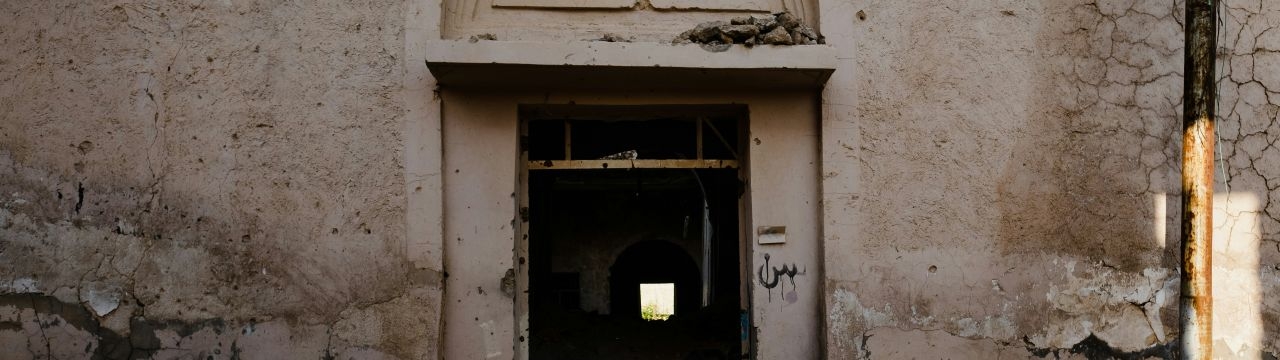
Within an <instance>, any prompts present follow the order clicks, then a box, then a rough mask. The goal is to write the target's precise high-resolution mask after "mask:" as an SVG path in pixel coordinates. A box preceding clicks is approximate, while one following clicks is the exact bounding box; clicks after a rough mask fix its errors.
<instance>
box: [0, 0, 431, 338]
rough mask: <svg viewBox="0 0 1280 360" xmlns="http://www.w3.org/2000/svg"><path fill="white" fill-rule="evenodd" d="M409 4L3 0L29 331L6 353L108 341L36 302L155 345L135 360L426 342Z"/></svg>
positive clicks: (1, 203) (17, 293) (2, 52)
mask: <svg viewBox="0 0 1280 360" xmlns="http://www.w3.org/2000/svg"><path fill="white" fill-rule="evenodd" d="M405 7H406V6H405V4H403V3H402V2H398V1H357V2H347V1H343V2H325V3H275V2H256V1H200V2H196V1H190V2H188V1H178V2H172V1H154V2H144V1H136V2H124V1H117V2H94V3H91V4H89V3H79V2H4V3H3V4H0V14H3V15H0V16H2V17H3V19H4V20H3V21H0V34H3V35H2V36H0V83H3V86H0V194H3V195H0V238H3V241H2V242H0V264H4V265H3V266H0V293H4V294H5V295H0V296H3V297H4V298H5V299H6V301H5V303H4V304H5V306H3V307H0V311H2V312H3V314H16V315H3V316H5V318H4V321H5V322H4V324H5V325H6V326H8V325H12V326H22V328H23V329H24V331H23V332H21V333H19V334H11V333H6V335H5V336H3V337H0V340H2V341H4V343H3V345H0V347H5V348H12V349H19V350H21V349H28V350H30V351H32V354H31V355H32V356H34V357H42V356H44V352H45V351H47V350H53V351H55V352H57V351H66V349H60V348H58V347H59V346H61V345H62V341H58V340H56V339H55V338H53V337H50V336H49V334H48V333H49V332H50V331H52V330H56V329H68V330H67V332H66V333H67V334H66V335H65V336H69V337H75V338H77V339H79V340H77V341H86V342H87V343H88V345H86V346H82V347H76V348H75V349H73V350H74V351H75V352H74V353H75V354H81V355H76V356H82V354H83V353H84V352H94V351H100V350H102V348H103V345H104V344H102V343H99V342H98V341H97V340H94V339H92V338H88V339H86V338H85V336H86V334H85V333H77V332H75V331H72V330H73V329H70V328H68V326H66V325H58V324H60V323H61V324H66V320H65V319H64V320H62V321H59V320H57V319H56V318H57V317H58V316H59V315H57V314H50V313H40V312H38V311H37V312H35V313H33V312H32V311H31V309H32V308H38V307H34V306H35V305H28V303H30V304H36V302H34V301H27V302H24V301H20V300H22V299H24V298H25V297H35V296H45V295H48V296H52V297H53V298H54V299H56V302H60V303H62V304H65V306H77V305H79V304H85V305H86V308H88V309H91V310H92V311H95V312H96V313H95V314H93V316H91V317H89V320H87V321H88V323H92V324H93V325H94V327H95V328H96V326H97V325H100V326H101V327H102V328H101V329H100V330H99V331H101V332H107V331H110V332H114V333H115V334H118V335H119V336H123V337H125V338H126V339H128V338H129V336H131V335H133V336H137V335H138V334H139V333H140V332H145V333H147V334H148V335H149V336H151V337H158V340H156V342H154V343H143V344H139V343H138V342H136V341H135V342H133V343H132V346H131V347H132V348H133V350H134V351H135V352H134V353H135V354H138V353H139V352H143V353H145V351H158V352H156V353H155V355H156V356H157V357H171V356H178V355H183V356H186V355H200V357H203V356H204V355H207V354H209V355H211V354H217V353H221V354H224V355H225V354H232V353H235V352H240V353H244V354H252V353H260V354H265V353H270V352H281V351H283V353H288V354H295V356H298V357H309V358H314V357H317V356H321V355H326V354H332V355H340V354H347V353H361V354H365V355H369V354H383V355H388V356H396V357H416V356H420V355H422V354H427V353H429V352H431V351H433V350H432V349H433V348H434V347H435V346H437V344H436V343H435V342H434V341H432V339H431V338H429V337H427V336H426V335H427V334H429V333H434V326H433V324H435V322H434V319H435V317H436V308H435V307H434V306H431V304H432V301H431V300H430V299H427V298H426V297H431V296H434V295H431V292H429V291H427V292H423V291H418V290H416V288H415V287H412V286H410V284H409V279H410V275H411V271H410V269H411V267H410V266H409V264H408V262H407V261H406V258H405V251H404V249H403V248H404V246H405V221H404V206H405V205H404V204H405V195H404V194H403V189H404V188H405V187H404V185H403V181H404V177H403V174H402V169H401V164H400V161H401V160H400V158H401V154H400V153H401V145H400V144H401V138H400V134H399V132H400V130H401V128H402V124H401V118H402V116H401V114H402V109H401V99H400V97H399V89H400V88H401V77H402V72H403V70H402V65H401V59H400V58H401V57H402V52H403V48H404V43H403V38H402V36H403V31H404V29H403V23H402V21H403V19H404V15H403V12H404V10H405ZM28 294H29V295H28ZM10 300H11V301H10ZM48 301H55V300H48ZM428 320H431V321H428ZM36 321H39V322H40V323H41V324H42V326H40V327H30V324H31V323H33V322H36ZM162 325H163V326H162ZM175 327H184V328H187V329H188V330H184V331H179V332H177V333H174V332H173V331H171V330H170V331H167V332H166V331H164V330H161V329H173V328H175ZM7 328H9V327H6V329H7ZM33 329H35V330H33ZM39 329H43V331H36V330H39ZM76 329H79V330H82V331H83V330H84V329H85V328H84V327H78V328H76ZM150 334H154V335H150ZM24 343H25V344H24ZM128 344H129V343H128V342H126V345H128ZM253 344H257V345H253ZM11 346H12V347H11ZM129 348H130V346H126V347H125V348H124V351H126V353H127V351H128V350H129ZM184 349H190V350H189V351H187V352H185V353H184V351H186V350H184ZM117 354H118V353H117Z"/></svg>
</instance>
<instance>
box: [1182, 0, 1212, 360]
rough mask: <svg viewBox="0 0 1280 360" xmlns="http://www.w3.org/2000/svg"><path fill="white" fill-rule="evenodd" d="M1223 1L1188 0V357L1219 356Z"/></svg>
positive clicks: (1185, 356)
mask: <svg viewBox="0 0 1280 360" xmlns="http://www.w3.org/2000/svg"><path fill="white" fill-rule="evenodd" d="M1217 18H1218V4H1217V2H1216V1H1214V0H1187V18H1186V36H1187V39H1186V59H1185V66H1186V68H1185V71H1184V72H1183V73H1184V74H1185V76H1184V78H1183V93H1182V299H1181V300H1182V301H1181V304H1180V309H1179V311H1180V315H1181V316H1180V319H1179V323H1180V325H1181V328H1182V331H1181V333H1182V336H1181V341H1182V344H1181V345H1182V347H1181V353H1182V358H1183V359H1197V360H1207V359H1210V358H1212V357H1213V331H1212V327H1213V322H1212V319H1213V278H1212V276H1213V271H1212V265H1213V262H1212V255H1213V221H1212V219H1213V146H1214V144H1213V143H1214V138H1215V136H1214V132H1213V122H1214V112H1215V109H1214V102H1215V100H1216V98H1217V84H1216V83H1215V81H1216V80H1217V79H1215V71H1214V61H1215V60H1216V59H1217V56H1216V52H1217V49H1218V44H1217V38H1218V36H1217V35H1218V28H1217V23H1216V21H1217Z"/></svg>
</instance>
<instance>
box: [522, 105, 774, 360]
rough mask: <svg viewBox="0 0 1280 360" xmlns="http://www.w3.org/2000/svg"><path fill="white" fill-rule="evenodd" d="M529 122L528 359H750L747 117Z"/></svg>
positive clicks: (617, 114)
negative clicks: (746, 266) (745, 167)
mask: <svg viewBox="0 0 1280 360" xmlns="http://www.w3.org/2000/svg"><path fill="white" fill-rule="evenodd" d="M521 113H522V117H523V119H522V120H523V123H522V131H523V134H524V137H523V138H522V144H523V145H524V146H523V154H522V155H523V157H524V160H525V161H524V163H525V164H524V165H525V171H523V172H522V174H524V175H525V177H524V178H523V179H524V180H525V181H522V187H523V189H524V195H525V196H524V197H523V199H522V201H523V202H524V204H522V206H527V211H526V210H522V213H524V214H527V218H526V219H527V220H528V221H527V222H524V226H523V228H522V231H523V232H524V234H527V235H528V237H527V238H524V237H521V238H522V239H524V240H522V243H521V244H520V246H521V248H522V249H526V251H527V252H526V254H527V257H528V264H527V266H525V267H523V269H527V270H525V271H527V274H524V275H525V276H527V281H528V292H527V296H526V297H524V298H525V299H526V300H527V301H528V304H527V306H528V307H527V315H528V320H529V322H528V335H529V342H528V349H529V350H528V351H529V358H530V359H604V358H609V359H738V358H741V357H742V355H743V354H744V353H745V346H744V340H745V339H746V336H744V334H745V331H744V326H746V325H747V324H745V322H744V321H743V320H742V319H744V318H746V314H748V313H749V307H750V306H749V303H748V302H747V301H745V299H746V298H747V297H746V296H745V292H746V288H745V287H744V281H743V280H742V274H744V268H742V266H741V264H743V263H744V262H745V261H744V260H743V259H744V256H746V252H747V251H748V250H747V247H746V242H745V241H744V240H743V239H742V238H741V236H740V235H741V234H742V233H743V231H741V223H742V222H741V219H742V218H743V215H744V214H743V211H742V209H743V205H744V204H743V201H742V195H743V193H744V191H745V185H744V181H743V179H742V178H741V176H742V175H741V172H740V168H741V166H740V164H741V163H742V162H743V161H744V159H741V158H740V157H739V155H738V154H739V153H740V151H739V149H740V148H741V143H742V136H741V135H742V133H743V132H742V131H741V130H740V129H744V128H745V126H744V125H745V122H746V116H745V108H744V107H739V106H718V107H710V108H708V107H691V106H661V107H641V106H563V107H546V106H539V107H530V108H523V107H522V112H521ZM522 259H523V258H522Z"/></svg>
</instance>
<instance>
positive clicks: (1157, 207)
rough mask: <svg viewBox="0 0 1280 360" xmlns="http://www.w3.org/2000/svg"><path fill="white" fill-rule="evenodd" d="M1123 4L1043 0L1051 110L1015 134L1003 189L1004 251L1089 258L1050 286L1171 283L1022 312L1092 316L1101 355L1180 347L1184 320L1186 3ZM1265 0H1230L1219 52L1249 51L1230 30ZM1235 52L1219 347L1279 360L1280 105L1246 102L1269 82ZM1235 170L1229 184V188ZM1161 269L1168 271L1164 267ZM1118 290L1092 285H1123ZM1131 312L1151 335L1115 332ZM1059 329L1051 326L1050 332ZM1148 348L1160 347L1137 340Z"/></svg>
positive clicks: (1217, 225)
mask: <svg viewBox="0 0 1280 360" xmlns="http://www.w3.org/2000/svg"><path fill="white" fill-rule="evenodd" d="M1116 5H1117V4H1111V2H1092V3H1078V4H1049V5H1047V6H1049V7H1050V8H1048V9H1046V11H1045V13H1046V15H1047V16H1046V17H1045V23H1044V26H1043V28H1042V29H1041V34H1039V39H1038V40H1037V42H1038V43H1039V45H1040V47H1041V48H1043V49H1046V54H1045V57H1044V61H1042V62H1041V63H1040V65H1038V67H1037V71H1039V72H1041V73H1044V74H1047V75H1046V76H1040V77H1037V78H1038V79H1042V82H1041V83H1039V84H1036V88H1037V91H1034V92H1033V93H1034V94H1038V96H1039V98H1037V99H1035V100H1034V101H1033V105H1034V107H1035V108H1036V109H1041V112H1040V113H1036V114H1033V115H1032V118H1031V120H1030V122H1029V123H1028V124H1027V126H1026V127H1025V128H1024V129H1023V130H1022V134H1021V135H1023V136H1018V137H1017V139H1019V140H1018V143H1017V144H1016V145H1014V146H1013V151H1012V154H1013V155H1012V156H1011V157H1010V158H1009V160H1008V161H1007V162H1006V163H1005V164H1004V168H1003V172H1002V176H1001V178H1000V180H999V183H998V186H999V188H998V194H999V196H1000V198H999V199H998V203H999V208H1000V211H1001V217H1002V219H1003V220H1002V224H1001V230H1000V237H1001V247H1000V249H1001V252H1002V253H1003V254H1005V255H1024V256H1034V255H1036V254H1046V253H1047V254H1049V255H1058V256H1061V257H1065V258H1071V259H1079V261H1080V262H1081V263H1082V264H1088V265H1090V266H1088V267H1085V266H1080V267H1075V268H1074V269H1075V270H1074V271H1071V272H1068V273H1066V274H1049V273H1046V274H1044V275H1043V276H1045V277H1046V278H1048V279H1049V280H1050V281H1049V282H1050V283H1052V284H1054V285H1052V286H1063V287H1070V286H1073V285H1074V284H1075V283H1076V282H1077V281H1078V280H1079V279H1083V278H1101V279H1122V278H1124V277H1126V276H1129V277H1138V278H1139V279H1142V278H1145V279H1146V280H1148V281H1156V280H1163V281H1165V282H1166V284H1173V285H1175V286H1165V287H1164V289H1163V290H1161V289H1159V286H1155V287H1153V288H1151V289H1148V290H1150V291H1154V292H1153V293H1152V296H1151V297H1149V298H1146V299H1147V302H1145V303H1143V302H1142V301H1143V298H1144V297H1143V296H1138V297H1137V298H1133V299H1131V298H1129V297H1131V296H1129V295H1114V294H1112V295H1099V296H1095V297H1096V298H1097V299H1096V300H1098V301H1101V304H1105V305H1107V306H1105V307H1099V308H1095V309H1092V310H1086V311H1087V312H1089V313H1084V312H1076V311H1077V310H1079V309H1073V308H1071V307H1069V306H1064V305H1063V303H1062V302H1061V301H1059V300H1061V298H1059V299H1053V298H1052V297H1051V301H1050V303H1049V304H1047V305H1046V306H1047V308H1038V309H1035V311H1034V312H1028V313H1024V314H1021V316H1020V318H1023V319H1035V318H1040V319H1041V320H1040V321H1041V322H1042V323H1044V324H1068V325H1072V324H1085V325H1082V326H1083V327H1084V330H1086V332H1087V333H1090V334H1089V336H1093V337H1097V338H1101V339H1102V340H1103V341H1101V342H1094V343H1095V344H1100V345H1099V346H1107V347H1110V349H1101V350H1102V351H1104V352H1110V353H1112V354H1116V353H1134V352H1135V351H1140V352H1145V353H1150V351H1152V350H1155V349H1157V348H1158V347H1160V346H1162V345H1161V344H1164V345H1163V346H1165V347H1166V348H1168V349H1172V346H1176V337H1175V336H1176V334H1177V329H1178V328H1177V326H1178V320H1177V316H1178V310H1177V306H1178V298H1177V296H1178V293H1177V287H1176V281H1177V280H1178V276H1179V274H1178V272H1177V271H1178V268H1179V266H1180V264H1181V251H1180V216H1181V203H1180V202H1181V198H1180V195H1179V191H1180V190H1179V189H1180V179H1181V177H1180V164H1181V147H1180V146H1181V123H1182V117H1181V110H1182V109H1181V107H1182V101H1181V95H1182V83H1181V81H1182V75H1181V73H1182V67H1183V60H1182V52H1183V48H1182V35H1183V34H1182V31H1181V24H1182V21H1183V16H1184V15H1183V11H1184V9H1183V6H1182V4H1181V2H1178V4H1167V3H1164V2H1157V1H1145V0H1144V1H1137V2H1135V3H1133V4H1131V5H1130V4H1120V5H1119V6H1116ZM1241 6H1243V7H1244V8H1243V9H1242V8H1240V7H1241ZM1256 6H1258V5H1257V4H1235V5H1233V4H1232V3H1231V2H1228V3H1227V4H1225V5H1224V8H1223V9H1224V10H1223V11H1224V12H1226V13H1227V14H1226V15H1225V16H1226V17H1227V18H1228V20H1227V21H1226V23H1227V25H1225V28H1224V33H1225V34H1228V35H1226V38H1228V39H1227V40H1226V43H1221V42H1220V46H1224V47H1228V48H1231V47H1240V46H1242V45H1240V44H1235V43H1232V42H1231V41H1232V40H1231V39H1234V38H1235V37H1238V38H1241V39H1245V38H1256V37H1257V36H1256V35H1257V34H1254V35H1248V34H1247V33H1248V31H1241V29H1240V27H1242V26H1243V25H1241V24H1243V23H1247V22H1246V21H1235V20H1231V19H1230V17H1232V16H1238V15H1241V14H1243V15H1244V17H1249V19H1253V18H1256V17H1257V16H1254V15H1258V14H1260V13H1261V12H1259V11H1256V9H1255V10H1248V9H1249V8H1253V7H1256ZM1232 14H1235V15H1232ZM1250 16H1252V17H1250ZM1233 26H1234V27H1235V28H1234V30H1233ZM1243 27H1248V26H1243ZM1246 30H1248V29H1246ZM1232 34H1239V36H1236V35H1232ZM1254 47H1255V46H1254V45H1252V44H1248V46H1247V49H1244V50H1245V51H1244V53H1247V54H1242V55H1241V56H1244V57H1248V58H1249V59H1248V60H1249V61H1250V62H1252V61H1253V59H1252V57H1253V56H1254V55H1253V52H1257V51H1256V50H1254V49H1253V48H1254ZM1236 52H1239V51H1230V50H1229V49H1227V50H1223V51H1220V52H1219V53H1220V54H1228V53H1236ZM1227 56H1228V57H1232V59H1234V58H1237V57H1241V56H1235V55H1227ZM1232 59H1220V65H1219V66H1220V70H1219V72H1220V73H1225V74H1228V75H1223V79H1222V80H1220V83H1222V84H1223V85H1222V86H1220V89H1222V90H1220V91H1222V93H1223V94H1222V97H1221V99H1220V101H1219V104H1220V105H1219V116H1220V123H1219V134H1220V137H1222V138H1223V140H1221V141H1220V144H1219V148H1218V151H1219V154H1218V157H1219V158H1220V160H1221V159H1226V160H1223V161H1222V162H1220V163H1219V166H1223V167H1226V168H1227V170H1222V169H1219V171H1218V173H1216V174H1215V175H1216V177H1217V181H1218V182H1219V186H1218V187H1217V194H1215V199H1214V200H1215V201H1214V208H1215V210H1214V215H1213V216H1214V249H1213V256H1214V258H1213V262H1214V268H1213V271H1214V276H1213V278H1214V323H1213V331H1214V338H1215V342H1216V344H1215V356H1216V357H1218V358H1226V359H1235V358H1239V359H1261V358H1267V357H1268V356H1271V357H1274V355H1271V354H1275V353H1276V351H1277V349H1278V348H1280V339H1277V338H1278V337H1277V336H1276V335H1275V334H1277V327H1278V326H1280V315H1277V313H1276V310H1277V309H1280V300H1270V299H1268V297H1267V296H1265V294H1267V293H1268V292H1270V293H1275V292H1276V291H1277V290H1276V289H1277V287H1280V284H1276V282H1275V281H1274V280H1269V279H1275V274H1276V272H1277V270H1280V269H1277V267H1276V265H1275V264H1276V263H1277V261H1280V259H1278V258H1277V257H1278V256H1277V251H1280V248H1277V247H1276V244H1275V241H1276V239H1274V238H1271V239H1269V238H1268V234H1271V233H1274V232H1276V229H1268V228H1267V225H1268V224H1272V223H1276V221H1275V220H1274V218H1272V217H1271V215H1269V214H1271V213H1272V212H1274V211H1275V209H1274V208H1273V206H1271V205H1272V204H1277V203H1276V197H1275V196H1271V195H1270V193H1271V192H1270V190H1268V189H1269V188H1273V186H1274V185H1268V184H1269V181H1267V180H1268V179H1267V178H1266V175H1268V174H1269V173H1271V172H1273V170H1270V169H1268V167H1269V166H1268V165H1269V164H1268V163H1266V162H1265V161H1264V159H1265V157H1264V156H1262V155H1263V154H1264V153H1265V152H1267V151H1268V150H1266V149H1268V148H1269V146H1268V145H1267V143H1270V142H1273V141H1275V139H1276V136H1274V135H1270V134H1269V133H1270V132H1271V131H1274V130H1272V129H1273V128H1274V127H1275V126H1274V125H1275V124H1276V120H1275V119H1276V118H1277V115H1276V113H1278V112H1280V111H1274V110H1273V111H1271V112H1268V111H1266V109H1277V107H1276V105H1275V104H1269V103H1268V100H1267V99H1268V98H1267V97H1266V96H1258V97H1256V98H1257V99H1255V100H1250V99H1248V98H1249V96H1248V94H1247V93H1248V91H1247V90H1249V88H1250V87H1257V88H1259V89H1262V88H1263V87H1262V86H1255V85H1260V84H1262V83H1261V82H1259V81H1258V80H1255V79H1254V76H1243V77H1241V76H1237V75H1236V74H1237V73H1239V72H1241V71H1249V73H1250V74H1252V70H1253V68H1256V67H1253V66H1250V67H1239V66H1237V67H1238V69H1233V68H1231V66H1230V65H1233V64H1235V63H1237V62H1238V61H1236V60H1232ZM1263 94H1265V92H1263ZM1241 108H1243V109H1244V110H1240V109H1241ZM1250 124H1252V127H1251V126H1250ZM1250 127H1251V128H1250ZM1250 137H1256V139H1251V138H1250ZM1264 139H1265V140H1264ZM1254 140H1264V141H1254ZM1251 142H1252V143H1253V145H1256V146H1250V143H1251ZM1270 148H1271V149H1274V147H1270ZM1223 175H1229V178H1230V179H1231V181H1230V183H1231V185H1232V186H1231V189H1230V191H1229V192H1228V191H1226V190H1227V188H1226V187H1225V186H1223V183H1224V182H1225V181H1227V179H1224V178H1223ZM1277 205H1280V204H1277ZM1269 211H1272V212H1269ZM1272 236H1273V237H1274V235H1272ZM1160 272H1165V273H1166V274H1165V275H1163V276H1157V275H1159V273H1160ZM1108 281H1111V280H1108ZM1113 282H1115V283H1117V284H1118V282H1119V280H1115V281H1113ZM1062 283H1067V284H1062ZM1103 284H1106V283H1103ZM1117 284H1112V286H1114V287H1098V288H1092V289H1083V290H1088V291H1103V292H1105V291H1116V290H1117V289H1123V288H1124V287H1123V286H1120V285H1117ZM1073 290H1080V289H1073ZM1088 298H1089V296H1081V297H1079V298H1072V299H1071V300H1073V301H1075V300H1088ZM1152 304H1155V306H1152ZM1131 306H1139V307H1140V310H1141V312H1142V316H1145V317H1146V318H1147V319H1146V320H1147V321H1146V322H1147V323H1149V325H1150V326H1151V327H1152V328H1153V329H1151V330H1150V334H1151V335H1154V339H1137V338H1134V337H1133V335H1139V334H1143V333H1147V332H1148V330H1146V329H1143V330H1142V331H1137V332H1132V331H1118V330H1116V328H1119V327H1121V326H1120V324H1123V323H1131V324H1132V323H1136V322H1141V321H1142V320H1141V319H1140V318H1135V317H1132V316H1127V315H1125V313H1124V312H1123V311H1115V310H1114V309H1115V308H1117V307H1119V308H1123V307H1131ZM1108 319H1112V320H1113V321H1116V326H1115V327H1112V328H1108V325H1107V321H1108ZM1086 321H1088V323H1086ZM1090 326H1092V328H1090ZM1143 326H1145V325H1139V327H1143ZM1054 335H1055V334H1053V333H1052V331H1050V334H1048V337H1049V338H1053V337H1054ZM1057 335H1059V339H1061V338H1063V337H1068V336H1066V335H1065V334H1057ZM1046 341H1048V340H1046ZM1142 343H1146V344H1148V345H1149V346H1150V347H1148V348H1146V349H1137V348H1135V346H1137V345H1139V344H1142ZM1069 344H1070V343H1068V345H1069ZM1076 344H1084V343H1083V342H1080V343H1076ZM1057 345H1062V344H1057Z"/></svg>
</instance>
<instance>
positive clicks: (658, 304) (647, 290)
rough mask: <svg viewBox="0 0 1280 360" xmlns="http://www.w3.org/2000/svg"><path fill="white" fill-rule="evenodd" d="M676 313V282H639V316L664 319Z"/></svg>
mask: <svg viewBox="0 0 1280 360" xmlns="http://www.w3.org/2000/svg"><path fill="white" fill-rule="evenodd" d="M675 313H676V284H675V283H659V284H640V317H642V318H644V319H645V320H666V319H667V318H669V317H671V315H673V314H675Z"/></svg>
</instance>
